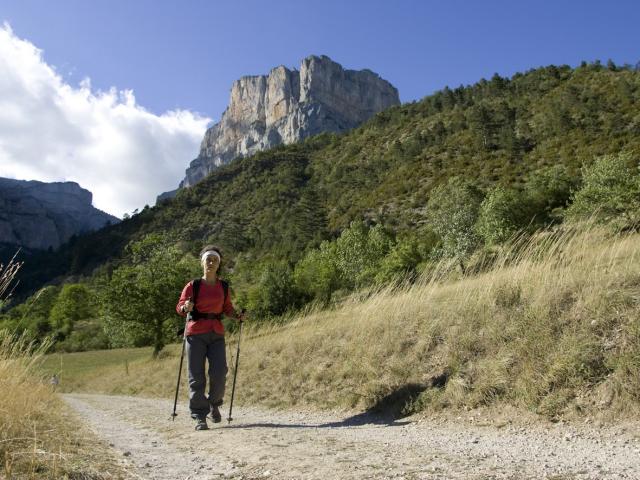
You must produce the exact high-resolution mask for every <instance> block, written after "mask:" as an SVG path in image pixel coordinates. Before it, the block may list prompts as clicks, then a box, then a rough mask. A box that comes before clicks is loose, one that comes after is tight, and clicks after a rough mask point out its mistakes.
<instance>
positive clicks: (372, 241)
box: [335, 221, 395, 289]
mask: <svg viewBox="0 0 640 480" xmlns="http://www.w3.org/2000/svg"><path fill="white" fill-rule="evenodd" d="M394 244H395V240H394V238H393V236H392V235H391V234H390V233H389V232H388V231H386V230H385V229H384V228H383V227H382V226H381V225H376V226H374V227H372V228H367V227H366V226H365V224H364V223H362V222H357V221H354V222H351V225H350V226H349V228H347V229H345V230H344V231H343V232H342V234H341V235H340V238H338V239H337V240H336V251H335V254H336V264H337V267H338V271H339V274H340V279H341V284H342V285H343V286H344V287H346V288H349V289H353V288H357V287H361V286H364V285H368V284H371V283H372V282H373V279H374V277H375V275H376V272H377V269H378V267H379V265H380V262H381V261H382V259H383V258H384V257H385V256H386V255H387V253H389V251H390V250H391V248H392V246H393V245H394Z"/></svg>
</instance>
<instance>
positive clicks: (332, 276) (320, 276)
mask: <svg viewBox="0 0 640 480" xmlns="http://www.w3.org/2000/svg"><path fill="white" fill-rule="evenodd" d="M293 276H294V281H295V283H296V286H297V287H298V289H300V290H301V291H302V292H304V293H306V294H307V295H308V296H310V297H312V298H314V299H316V300H320V301H321V302H322V303H325V304H326V303H328V302H329V301H330V300H331V295H332V294H333V292H335V291H336V290H338V289H339V288H340V272H339V270H338V264H337V262H336V244H335V242H328V241H324V242H322V243H321V244H320V248H317V249H313V250H310V251H309V252H307V254H306V255H305V256H304V257H303V258H302V260H300V261H299V262H298V263H297V265H296V268H295V270H294V274H293Z"/></svg>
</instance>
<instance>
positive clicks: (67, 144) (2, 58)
mask: <svg viewBox="0 0 640 480" xmlns="http://www.w3.org/2000/svg"><path fill="white" fill-rule="evenodd" d="M209 121H210V119H209V118H205V117H201V116H199V115H198V114H194V113H192V112H190V111H186V110H176V111H170V112H166V113H164V114H163V115H160V116H158V115H154V114H152V113H150V112H148V111H146V110H145V109H144V108H143V107H141V106H140V105H137V104H136V100H135V97H134V95H133V92H132V91H131V90H117V89H115V88H111V89H110V90H109V91H108V92H100V91H98V92H94V91H92V88H91V82H90V80H89V79H85V80H83V81H82V82H80V84H79V85H78V86H77V87H73V86H71V85H69V84H67V83H65V81H64V80H63V79H62V77H61V76H60V75H58V74H57V73H56V71H55V69H54V68H53V67H51V66H49V65H47V63H45V61H44V60H43V58H42V51H41V50H39V49H38V48H36V47H35V46H34V45H33V44H32V43H30V42H28V41H26V40H22V39H20V38H18V37H16V36H15V34H14V33H13V31H12V30H11V27H10V26H9V25H7V24H5V25H4V26H3V27H0V177H9V178H17V179H22V180H41V181H46V182H52V181H74V182H78V183H79V184H80V185H81V186H82V187H84V188H86V189H88V190H90V191H91V192H93V204H94V206H95V207H97V208H99V209H101V210H104V211H106V212H109V213H111V214H113V215H116V216H119V217H120V216H122V214H123V213H124V212H130V211H132V210H133V209H135V208H140V207H143V206H144V205H145V204H149V205H153V203H154V202H155V198H156V196H157V195H158V194H159V193H161V192H164V191H167V190H172V189H174V188H176V186H177V185H178V183H179V181H180V180H181V179H182V178H183V176H184V170H185V168H186V167H187V165H188V163H189V161H190V160H191V159H193V158H195V157H196V155H197V153H198V148H199V145H200V141H201V140H202V137H203V135H204V132H205V130H206V126H207V123H208V122H209Z"/></svg>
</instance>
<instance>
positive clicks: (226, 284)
mask: <svg viewBox="0 0 640 480" xmlns="http://www.w3.org/2000/svg"><path fill="white" fill-rule="evenodd" d="M220 283H221V284H222V291H223V292H224V303H223V305H224V304H225V303H227V297H228V296H229V282H225V281H224V280H220Z"/></svg>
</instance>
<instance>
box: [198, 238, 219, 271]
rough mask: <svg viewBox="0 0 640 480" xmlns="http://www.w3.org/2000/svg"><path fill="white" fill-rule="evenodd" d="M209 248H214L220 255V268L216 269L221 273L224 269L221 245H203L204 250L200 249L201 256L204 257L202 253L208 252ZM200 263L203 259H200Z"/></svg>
mask: <svg viewBox="0 0 640 480" xmlns="http://www.w3.org/2000/svg"><path fill="white" fill-rule="evenodd" d="M209 250H213V251H214V252H217V253H218V255H220V265H218V270H216V271H217V272H218V273H220V272H221V271H222V250H220V247H217V246H216V245H205V246H204V247H202V250H200V258H201V259H202V254H203V253H204V252H208V251H209ZM200 263H202V260H200Z"/></svg>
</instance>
